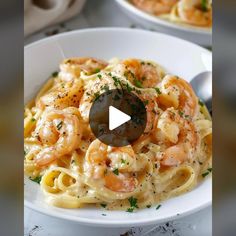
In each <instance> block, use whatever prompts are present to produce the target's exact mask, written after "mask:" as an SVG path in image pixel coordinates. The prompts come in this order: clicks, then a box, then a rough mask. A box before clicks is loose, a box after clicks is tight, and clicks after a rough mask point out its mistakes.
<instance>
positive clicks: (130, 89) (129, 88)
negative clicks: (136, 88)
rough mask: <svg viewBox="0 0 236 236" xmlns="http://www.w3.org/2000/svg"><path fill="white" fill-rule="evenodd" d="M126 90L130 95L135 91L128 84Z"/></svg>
mask: <svg viewBox="0 0 236 236" xmlns="http://www.w3.org/2000/svg"><path fill="white" fill-rule="evenodd" d="M126 89H127V91H128V92H129V93H130V92H131V91H132V90H133V89H132V87H131V86H130V85H129V84H128V83H127V84H126Z"/></svg>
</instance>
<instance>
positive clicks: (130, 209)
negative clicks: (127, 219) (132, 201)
mask: <svg viewBox="0 0 236 236" xmlns="http://www.w3.org/2000/svg"><path fill="white" fill-rule="evenodd" d="M126 211H127V212H133V211H134V208H132V207H130V208H128V209H127V210H126Z"/></svg>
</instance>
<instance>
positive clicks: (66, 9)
mask: <svg viewBox="0 0 236 236" xmlns="http://www.w3.org/2000/svg"><path fill="white" fill-rule="evenodd" d="M85 1H86V0H24V35H25V36H28V35H30V34H32V33H34V32H36V31H38V30H40V29H43V28H45V27H46V26H50V25H53V24H57V23H60V22H63V21H66V20H68V19H69V18H71V17H73V16H75V15H76V14H78V13H79V12H80V11H81V10H82V7H83V5H84V3H85Z"/></svg>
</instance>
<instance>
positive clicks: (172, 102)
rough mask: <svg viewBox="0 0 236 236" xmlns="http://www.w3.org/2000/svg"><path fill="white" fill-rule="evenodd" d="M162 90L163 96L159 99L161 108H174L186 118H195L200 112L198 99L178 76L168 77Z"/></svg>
mask: <svg viewBox="0 0 236 236" xmlns="http://www.w3.org/2000/svg"><path fill="white" fill-rule="evenodd" d="M160 90H161V94H160V95H159V96H158V98H157V101H158V104H159V105H160V106H163V107H164V108H167V107H174V108H175V109H178V110H180V111H181V112H183V113H184V115H185V116H190V117H191V118H193V117H195V115H196V114H197V112H198V98H197V96H196V94H195V93H194V91H193V89H192V87H191V85H190V84H189V83H188V82H186V81H185V80H183V79H180V78H179V77H176V76H172V75H166V76H165V77H164V79H163V80H162V82H161V87H160Z"/></svg>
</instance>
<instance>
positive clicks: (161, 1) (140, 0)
mask: <svg viewBox="0 0 236 236" xmlns="http://www.w3.org/2000/svg"><path fill="white" fill-rule="evenodd" d="M132 2H133V4H134V5H135V6H137V7H138V8H140V9H141V10H144V11H145V12H148V13H151V14H154V15H161V14H166V13H169V12H170V11H171V9H172V7H173V6H174V5H175V4H176V3H177V2H178V0H132Z"/></svg>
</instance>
